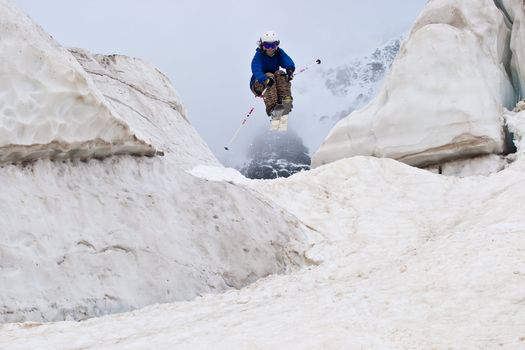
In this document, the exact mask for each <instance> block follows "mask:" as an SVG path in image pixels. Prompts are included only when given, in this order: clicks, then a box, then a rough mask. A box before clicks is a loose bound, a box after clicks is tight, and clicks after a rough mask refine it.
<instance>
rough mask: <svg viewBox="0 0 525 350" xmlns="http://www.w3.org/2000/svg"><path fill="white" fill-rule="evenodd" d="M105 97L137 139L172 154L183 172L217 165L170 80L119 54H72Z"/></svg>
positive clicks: (79, 51) (154, 69) (143, 63)
mask: <svg viewBox="0 0 525 350" xmlns="http://www.w3.org/2000/svg"><path fill="white" fill-rule="evenodd" d="M70 51H71V53H72V54H73V55H74V56H75V57H76V58H77V60H78V61H79V62H80V64H81V65H82V67H83V68H84V69H85V71H86V72H88V73H89V75H90V76H91V78H92V80H93V81H94V82H95V85H96V87H97V89H98V90H99V91H100V92H101V93H102V94H103V96H104V98H105V100H106V103H107V104H108V105H109V106H110V107H111V108H112V109H113V110H114V111H116V112H117V113H118V114H119V115H121V116H125V118H126V123H127V124H128V125H129V126H130V127H131V128H132V129H133V130H135V134H136V135H137V137H139V138H140V139H142V140H146V141H147V142H148V143H149V144H152V145H153V146H154V147H155V148H158V149H161V150H162V151H163V152H165V153H171V154H173V155H174V156H175V157H174V160H175V161H176V162H177V164H178V165H179V166H181V167H183V168H185V169H191V168H193V167H194V166H197V165H211V166H218V165H219V162H218V161H217V159H216V158H215V157H214V156H213V154H212V152H211V151H210V149H209V147H208V145H207V144H206V143H205V142H204V141H203V139H202V138H201V137H200V135H199V134H198V133H197V131H196V130H195V129H194V128H193V127H192V126H191V124H190V123H189V121H188V119H187V116H186V109H185V108H184V105H183V104H182V102H181V99H180V97H179V96H178V94H177V92H176V91H175V89H174V88H173V86H172V84H171V82H170V81H169V79H168V78H167V77H166V76H165V75H164V74H162V73H161V72H160V71H159V70H158V69H156V68H155V67H153V66H152V65H150V64H148V63H146V62H144V61H142V60H140V59H138V58H131V57H126V56H121V55H109V56H105V55H92V54H91V53H89V52H88V51H86V50H82V49H71V50H70Z"/></svg>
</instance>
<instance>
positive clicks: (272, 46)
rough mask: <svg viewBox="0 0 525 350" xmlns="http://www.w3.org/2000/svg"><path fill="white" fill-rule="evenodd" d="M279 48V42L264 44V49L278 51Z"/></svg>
mask: <svg viewBox="0 0 525 350" xmlns="http://www.w3.org/2000/svg"><path fill="white" fill-rule="evenodd" d="M278 46H279V42H278V41H274V42H273V43H268V42H264V43H262V47H263V48H265V49H276V48H277V47H278Z"/></svg>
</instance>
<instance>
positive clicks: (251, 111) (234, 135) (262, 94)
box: [224, 88, 268, 151]
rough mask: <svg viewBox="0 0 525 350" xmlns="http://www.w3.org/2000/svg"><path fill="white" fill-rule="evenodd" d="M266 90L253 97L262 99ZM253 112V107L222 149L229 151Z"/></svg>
mask: <svg viewBox="0 0 525 350" xmlns="http://www.w3.org/2000/svg"><path fill="white" fill-rule="evenodd" d="M266 90H268V88H266V89H264V91H263V92H262V93H261V94H260V95H258V96H255V98H257V97H261V98H262V97H264V93H265V92H266ZM254 110H255V106H252V108H250V111H249V112H248V114H246V117H244V120H243V121H242V123H241V125H239V127H238V128H237V131H236V132H235V134H233V137H232V138H231V139H230V142H228V144H227V145H226V146H224V149H225V150H227V151H229V150H230V148H229V147H230V146H231V144H232V142H233V140H235V138H236V137H237V134H238V133H239V131H241V128H242V127H243V125H244V124H246V121H247V120H248V118H249V117H250V116H251V115H252V113H253V111H254Z"/></svg>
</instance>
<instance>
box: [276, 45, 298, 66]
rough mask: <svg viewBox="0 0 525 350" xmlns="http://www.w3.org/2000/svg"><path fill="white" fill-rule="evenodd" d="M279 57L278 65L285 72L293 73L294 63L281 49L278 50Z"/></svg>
mask: <svg viewBox="0 0 525 350" xmlns="http://www.w3.org/2000/svg"><path fill="white" fill-rule="evenodd" d="M279 51H280V56H279V65H280V66H281V67H283V68H284V69H285V70H286V71H292V72H294V71H295V63H294V62H293V60H292V59H291V58H290V56H288V55H287V54H286V52H284V50H283V49H281V48H279Z"/></svg>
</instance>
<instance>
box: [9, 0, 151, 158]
mask: <svg viewBox="0 0 525 350" xmlns="http://www.w3.org/2000/svg"><path fill="white" fill-rule="evenodd" d="M0 13H1V14H2V15H1V16H0V37H2V40H1V41H0V51H1V52H2V57H3V61H2V65H0V74H1V75H2V79H1V82H0V92H1V93H0V105H1V106H2V107H1V110H0V117H1V118H0V162H18V161H28V160H34V159H38V158H53V159H64V158H82V159H87V158H91V157H95V158H100V157H105V156H108V155H111V154H137V155H154V154H155V152H156V151H155V149H154V148H153V147H152V146H151V145H150V144H148V143H147V142H145V141H143V140H140V139H139V138H138V137H137V136H136V135H135V134H134V133H133V132H132V131H131V130H130V128H129V126H128V124H126V122H125V121H124V120H123V119H122V118H121V116H118V114H117V113H116V112H115V111H113V110H112V109H111V107H110V106H109V105H108V104H107V103H105V99H104V98H103V97H102V95H101V94H100V92H99V91H98V90H97V89H96V87H95V86H94V84H93V82H92V80H91V79H90V77H89V76H88V75H87V74H86V72H84V70H83V69H82V67H81V66H80V65H79V64H78V62H77V61H76V60H75V58H74V57H73V56H72V55H71V54H70V53H69V52H68V51H67V50H65V49H64V48H62V47H61V46H60V45H59V44H58V43H56V42H55V41H54V40H53V39H52V38H51V37H50V36H49V35H47V34H46V33H45V32H44V31H43V30H42V29H41V28H40V27H39V26H38V25H36V24H35V23H33V21H32V20H31V19H30V18H29V17H27V16H25V15H24V14H22V13H20V12H19V11H18V10H17V9H15V8H14V6H12V5H11V3H10V2H9V1H6V0H1V1H0Z"/></svg>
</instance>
